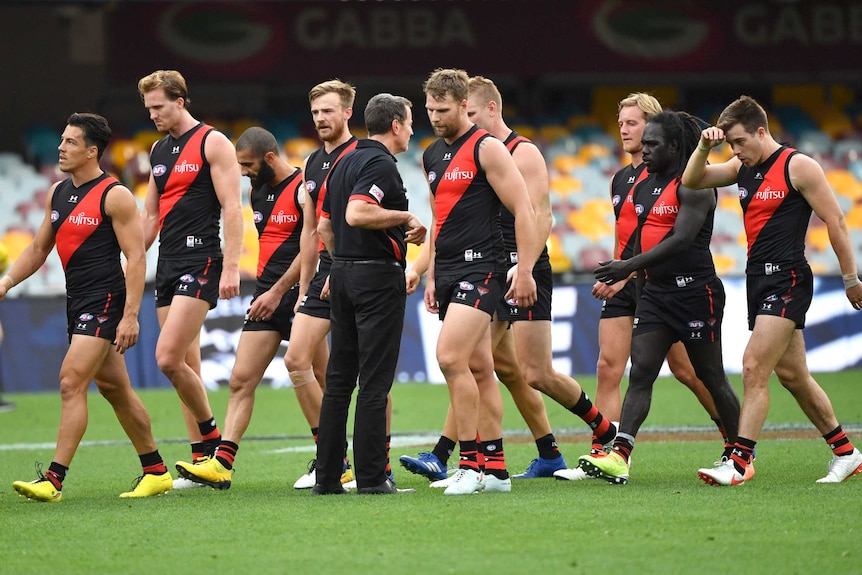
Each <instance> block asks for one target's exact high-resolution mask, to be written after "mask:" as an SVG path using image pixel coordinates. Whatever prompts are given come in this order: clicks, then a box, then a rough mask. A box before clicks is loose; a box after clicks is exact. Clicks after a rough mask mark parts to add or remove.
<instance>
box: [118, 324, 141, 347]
mask: <svg viewBox="0 0 862 575" xmlns="http://www.w3.org/2000/svg"><path fill="white" fill-rule="evenodd" d="M140 330H141V326H140V324H138V318H136V317H126V316H123V319H121V320H120V325H118V326H117V338H116V339H115V340H114V346H115V349H116V350H117V351H118V352H120V353H126V350H127V349H129V348H130V347H132V346H134V345H135V344H136V343H138V334H139V333H140Z"/></svg>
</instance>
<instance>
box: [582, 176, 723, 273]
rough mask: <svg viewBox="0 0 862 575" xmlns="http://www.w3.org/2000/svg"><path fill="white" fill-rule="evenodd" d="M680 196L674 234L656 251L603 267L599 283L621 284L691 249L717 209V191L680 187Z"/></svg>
mask: <svg viewBox="0 0 862 575" xmlns="http://www.w3.org/2000/svg"><path fill="white" fill-rule="evenodd" d="M676 194H677V198H678V199H679V214H677V216H676V221H675V222H674V225H673V232H672V233H671V234H669V235H668V236H667V237H665V238H664V239H663V240H662V241H660V242H659V243H658V244H656V245H655V246H653V247H652V248H650V249H648V250H647V251H645V252H641V253H639V254H638V255H636V256H632V257H631V258H629V259H627V260H613V261H610V262H605V263H603V264H602V265H601V266H600V267H598V268H596V269H595V270H594V271H593V273H594V274H595V276H596V279H597V280H599V281H601V282H605V283H608V284H612V283H614V282H618V281H620V280H622V279H625V278H628V277H629V275H631V273H632V272H634V271H637V270H641V269H644V268H648V267H650V266H654V265H656V264H659V263H662V262H665V261H667V260H669V259H671V258H673V257H674V256H676V255H677V254H679V253H680V252H682V251H684V250H685V249H686V248H687V247H688V246H689V245H691V243H692V242H693V241H694V239H695V238H696V237H697V234H698V232H699V231H700V229H701V228H702V227H703V223H704V222H705V221H706V218H707V216H708V215H709V211H710V210H711V209H713V208H715V203H716V199H715V191H714V190H712V189H709V190H692V189H690V188H686V187H683V186H680V187H679V189H678V190H677V192H676Z"/></svg>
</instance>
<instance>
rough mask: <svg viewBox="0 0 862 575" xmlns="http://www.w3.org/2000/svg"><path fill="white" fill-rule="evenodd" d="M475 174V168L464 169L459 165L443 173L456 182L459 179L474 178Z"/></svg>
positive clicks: (445, 176) (446, 177)
mask: <svg viewBox="0 0 862 575" xmlns="http://www.w3.org/2000/svg"><path fill="white" fill-rule="evenodd" d="M475 176H476V172H474V171H473V170H462V169H461V168H459V167H457V166H456V167H454V168H452V169H451V170H449V171H448V172H446V173H445V174H443V177H444V178H445V179H447V180H449V181H450V182H456V181H458V180H472V179H473V178H474V177H475Z"/></svg>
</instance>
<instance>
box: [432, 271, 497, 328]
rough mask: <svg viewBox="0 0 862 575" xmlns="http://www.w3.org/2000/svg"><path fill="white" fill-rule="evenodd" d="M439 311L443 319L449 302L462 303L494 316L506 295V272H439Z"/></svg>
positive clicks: (437, 287)
mask: <svg viewBox="0 0 862 575" xmlns="http://www.w3.org/2000/svg"><path fill="white" fill-rule="evenodd" d="M434 280H435V281H434V286H435V289H436V292H437V304H438V306H439V307H438V310H437V313H438V315H439V317H440V320H441V321H442V320H443V319H444V318H445V317H446V310H447V308H448V307H449V304H451V303H455V304H461V305H468V306H470V307H474V308H476V309H479V310H482V311H483V312H485V313H487V314H488V315H489V316H491V317H494V311H495V310H496V309H497V302H499V301H500V300H501V299H503V296H504V295H505V293H506V291H505V281H506V274H505V272H464V271H462V272H458V273H456V274H449V273H444V274H437V276H436V277H435V278H434Z"/></svg>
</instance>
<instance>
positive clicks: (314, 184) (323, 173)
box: [305, 136, 359, 261]
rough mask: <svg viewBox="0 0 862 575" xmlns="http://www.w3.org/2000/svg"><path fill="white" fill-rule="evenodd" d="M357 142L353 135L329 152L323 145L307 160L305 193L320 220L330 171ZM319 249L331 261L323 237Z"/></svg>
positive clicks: (354, 147)
mask: <svg viewBox="0 0 862 575" xmlns="http://www.w3.org/2000/svg"><path fill="white" fill-rule="evenodd" d="M357 142H359V140H358V139H357V138H356V136H351V137H350V139H349V140H347V141H346V142H344V143H343V144H341V145H340V146H338V147H337V148H335V149H333V150H332V151H331V152H328V153H327V151H326V149H325V148H324V147H323V146H321V147H320V148H318V149H316V150H314V151H313V152H312V153H311V154H310V155H309V156H308V158H307V159H306V160H305V193H306V196H307V197H308V198H310V199H311V201H313V202H314V211H315V213H316V214H317V219H318V221H319V220H320V210H321V209H323V198H325V197H326V180H327V178H328V177H329V171H330V170H331V169H332V167H333V166H334V165H335V164H336V163H337V162H338V160H340V159H341V158H342V157H343V156H344V154H346V153H347V152H350V151H352V150H355V149H356V144H357ZM318 251H319V252H320V257H321V258H323V259H324V260H325V261H330V257H329V252H328V251H326V246H324V245H323V240H322V239H321V240H320V245H319V246H318Z"/></svg>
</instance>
